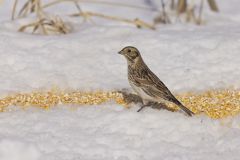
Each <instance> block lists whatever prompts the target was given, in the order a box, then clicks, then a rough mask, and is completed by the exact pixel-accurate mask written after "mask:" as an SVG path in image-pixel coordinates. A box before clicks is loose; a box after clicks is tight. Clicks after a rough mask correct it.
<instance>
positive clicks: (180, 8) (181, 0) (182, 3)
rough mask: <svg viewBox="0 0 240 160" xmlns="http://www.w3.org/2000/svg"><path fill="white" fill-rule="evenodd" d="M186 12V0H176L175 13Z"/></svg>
mask: <svg viewBox="0 0 240 160" xmlns="http://www.w3.org/2000/svg"><path fill="white" fill-rule="evenodd" d="M186 10H187V0H178V5H177V12H178V14H180V13H184V12H186Z"/></svg>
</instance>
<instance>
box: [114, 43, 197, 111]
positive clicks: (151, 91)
mask: <svg viewBox="0 0 240 160" xmlns="http://www.w3.org/2000/svg"><path fill="white" fill-rule="evenodd" d="M118 53H119V54H121V55H123V56H124V57H125V58H126V59H127V64H128V81H129V83H130V85H131V87H132V88H133V90H134V91H135V92H136V93H137V94H138V95H139V96H140V97H141V98H142V100H143V106H141V108H140V109H139V110H138V112H139V111H141V110H142V109H143V108H144V107H146V106H149V105H150V104H151V102H159V103H164V102H166V101H168V102H172V103H175V104H176V105H177V106H179V107H180V108H181V109H182V110H183V111H184V112H186V114H187V115H189V116H192V115H193V114H194V113H193V112H192V111H190V110H189V109H188V108H186V107H185V106H184V105H183V104H182V103H181V102H179V101H178V100H177V99H176V98H175V97H174V95H173V94H172V93H171V92H170V91H169V89H168V88H167V87H166V86H165V84H164V83H163V82H162V81H161V80H160V79H159V78H158V77H157V76H156V75H155V74H154V73H153V72H152V71H151V70H150V69H149V68H148V66H147V65H146V64H145V63H144V61H143V59H142V57H141V55H140V52H139V51H138V49H137V48H135V47H132V46H127V47H125V48H123V49H122V50H121V51H120V52H118Z"/></svg>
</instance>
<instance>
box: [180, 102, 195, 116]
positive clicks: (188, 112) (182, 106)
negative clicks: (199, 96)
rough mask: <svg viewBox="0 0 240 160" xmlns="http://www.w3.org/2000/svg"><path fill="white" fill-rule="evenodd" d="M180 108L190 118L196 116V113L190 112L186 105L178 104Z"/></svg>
mask: <svg viewBox="0 0 240 160" xmlns="http://www.w3.org/2000/svg"><path fill="white" fill-rule="evenodd" d="M178 106H179V107H180V108H181V109H182V110H183V111H184V112H186V113H187V115H188V116H190V117H191V116H192V115H194V113H193V112H192V111H190V110H189V109H188V108H187V107H185V106H184V105H182V103H180V104H178Z"/></svg>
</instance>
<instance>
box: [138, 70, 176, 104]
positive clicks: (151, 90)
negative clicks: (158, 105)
mask: <svg viewBox="0 0 240 160" xmlns="http://www.w3.org/2000/svg"><path fill="white" fill-rule="evenodd" d="M142 72H143V73H142V74H139V76H135V78H134V79H135V83H136V85H138V86H139V85H140V86H139V87H141V88H142V90H143V91H144V92H145V93H146V94H148V95H150V96H152V97H155V98H162V99H165V100H167V101H171V102H174V103H177V102H178V100H177V99H176V98H175V97H174V96H173V95H172V93H171V92H170V91H169V89H168V88H167V87H166V86H165V84H164V83H163V82H162V81H161V80H160V79H159V78H158V77H157V76H156V75H155V74H154V73H153V72H152V71H151V70H150V69H148V68H147V69H146V70H142Z"/></svg>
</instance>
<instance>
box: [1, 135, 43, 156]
mask: <svg viewBox="0 0 240 160" xmlns="http://www.w3.org/2000/svg"><path fill="white" fill-rule="evenodd" d="M40 155H41V154H40V151H39V149H37V147H36V146H35V145H34V144H31V143H28V142H24V141H21V140H14V139H1V140H0V159H1V160H38V159H39V158H40Z"/></svg>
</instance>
